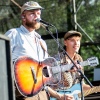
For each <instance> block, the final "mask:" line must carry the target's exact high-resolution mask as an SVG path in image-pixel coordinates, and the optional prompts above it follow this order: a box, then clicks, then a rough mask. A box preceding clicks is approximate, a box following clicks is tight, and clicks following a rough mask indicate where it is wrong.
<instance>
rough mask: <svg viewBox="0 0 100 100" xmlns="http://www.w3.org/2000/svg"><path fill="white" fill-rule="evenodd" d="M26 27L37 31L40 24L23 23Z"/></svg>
mask: <svg viewBox="0 0 100 100" xmlns="http://www.w3.org/2000/svg"><path fill="white" fill-rule="evenodd" d="M25 25H26V26H28V27H30V28H33V29H35V30H37V29H39V28H40V23H37V22H34V21H32V22H29V21H28V20H27V21H26V23H25Z"/></svg>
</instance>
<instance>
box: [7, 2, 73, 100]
mask: <svg viewBox="0 0 100 100" xmlns="http://www.w3.org/2000/svg"><path fill="white" fill-rule="evenodd" d="M42 9H43V8H42V7H41V6H40V5H39V4H38V3H37V2H34V1H29V2H26V3H25V4H24V5H23V6H22V8H21V19H22V25H21V26H20V27H18V28H13V29H10V30H8V31H7V32H6V33H5V35H7V36H8V37H9V38H10V40H11V53H12V61H13V63H14V65H15V66H14V67H16V65H17V64H16V62H17V61H18V59H20V58H22V59H23V58H24V56H25V59H26V58H27V57H30V58H32V59H35V60H36V61H38V62H41V61H43V60H44V59H45V58H47V57H48V53H47V45H46V43H45V41H44V40H43V39H42V38H41V36H40V35H39V34H38V33H37V32H36V30H37V29H39V28H40V23H38V22H37V21H36V19H37V18H41V10H42ZM44 48H45V49H44ZM23 64H24V63H23ZM39 64H41V63H39ZM31 67H33V66H30V69H29V70H31V71H32V73H33V74H32V75H33V77H35V78H37V77H36V75H37V74H36V75H35V70H34V69H32V68H31ZM15 71H16V70H15ZM23 71H24V69H23ZM29 78H30V77H29ZM29 78H26V79H25V80H27V81H28V79H29ZM35 78H34V80H35ZM17 82H19V81H17ZM17 82H16V83H17ZM30 83H31V82H29V84H30ZM29 84H25V85H24V87H28V85H29ZM22 85H23V84H22ZM22 85H21V86H22ZM17 87H18V90H19V92H20V93H21V94H22V97H23V99H24V100H42V99H43V100H48V98H49V97H48V95H47V94H50V96H54V97H55V98H57V99H63V98H64V95H61V94H59V93H57V92H55V91H54V90H52V89H51V88H50V87H46V86H45V87H44V89H42V90H41V91H37V94H35V95H34V96H33V94H32V93H31V94H29V95H25V94H27V93H22V91H20V88H19V86H18V84H17ZM46 92H48V93H46ZM65 98H66V100H72V99H73V97H72V96H68V95H66V96H65ZM23 99H22V98H21V99H18V98H16V100H23Z"/></svg>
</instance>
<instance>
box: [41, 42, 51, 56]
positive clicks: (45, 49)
mask: <svg viewBox="0 0 100 100" xmlns="http://www.w3.org/2000/svg"><path fill="white" fill-rule="evenodd" d="M40 45H41V47H42V49H43V50H44V52H46V53H47V54H48V56H50V55H49V53H48V51H47V50H46V48H45V47H44V46H43V44H42V42H41V41H40Z"/></svg>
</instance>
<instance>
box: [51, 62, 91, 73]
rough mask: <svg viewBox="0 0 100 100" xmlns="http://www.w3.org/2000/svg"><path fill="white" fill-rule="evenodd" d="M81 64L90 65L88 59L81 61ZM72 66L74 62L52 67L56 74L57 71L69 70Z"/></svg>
mask: <svg viewBox="0 0 100 100" xmlns="http://www.w3.org/2000/svg"><path fill="white" fill-rule="evenodd" d="M80 65H81V66H87V65H89V63H88V61H83V62H80ZM72 67H73V64H67V65H61V66H55V67H52V68H51V70H52V73H53V74H56V73H59V72H65V71H68V70H70V69H71V68H72Z"/></svg>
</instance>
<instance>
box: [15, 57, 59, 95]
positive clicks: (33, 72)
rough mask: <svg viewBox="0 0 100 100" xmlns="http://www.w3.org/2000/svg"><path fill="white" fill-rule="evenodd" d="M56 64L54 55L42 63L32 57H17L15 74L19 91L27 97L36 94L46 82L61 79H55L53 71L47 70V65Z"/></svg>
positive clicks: (49, 82)
mask: <svg viewBox="0 0 100 100" xmlns="http://www.w3.org/2000/svg"><path fill="white" fill-rule="evenodd" d="M47 64H48V65H47ZM54 65H56V61H55V59H54V58H52V57H51V58H48V59H46V60H44V61H43V62H40V63H39V62H37V61H36V60H34V59H32V58H30V57H21V58H19V59H17V60H16V61H15V63H14V75H15V83H16V86H17V88H18V90H19V92H20V93H21V94H22V95H23V96H25V97H27V96H28V97H29V96H34V95H36V94H37V93H38V92H39V91H40V90H41V89H42V88H43V86H44V85H45V84H51V83H54V82H55V83H57V82H58V80H59V79H57V78H56V79H57V80H55V79H53V77H54V76H52V74H51V71H50V70H49V71H47V66H51V67H52V66H54ZM59 75H60V74H59ZM59 75H57V76H59ZM53 80H54V81H53Z"/></svg>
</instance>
